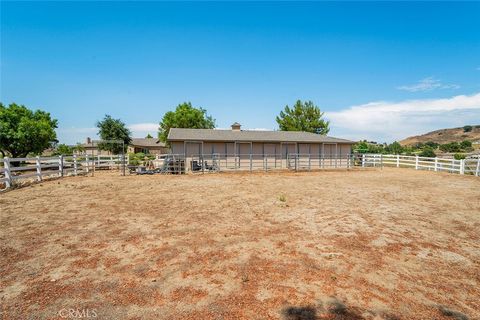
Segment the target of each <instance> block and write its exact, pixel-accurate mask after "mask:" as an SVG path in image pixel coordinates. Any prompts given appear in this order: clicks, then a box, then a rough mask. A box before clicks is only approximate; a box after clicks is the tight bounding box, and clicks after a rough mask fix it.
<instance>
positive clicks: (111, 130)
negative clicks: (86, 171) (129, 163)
mask: <svg viewBox="0 0 480 320" xmlns="http://www.w3.org/2000/svg"><path fill="white" fill-rule="evenodd" d="M97 128H98V129H99V130H98V135H99V136H100V139H102V140H119V141H123V143H124V146H125V150H123V151H124V152H125V151H126V149H127V147H128V144H129V143H130V142H131V141H132V138H131V132H130V130H129V129H128V128H127V126H126V125H125V123H123V122H122V120H120V119H113V118H112V117H111V116H109V115H108V114H107V115H105V118H103V120H102V121H98V122H97ZM98 147H99V148H100V149H101V150H106V151H110V152H111V153H113V154H119V153H121V152H122V144H121V142H119V143H116V142H100V143H99V144H98Z"/></svg>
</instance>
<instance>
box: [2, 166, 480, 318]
mask: <svg viewBox="0 0 480 320" xmlns="http://www.w3.org/2000/svg"><path fill="white" fill-rule="evenodd" d="M0 207H1V228H0V250H1V257H2V258H1V259H0V272H1V274H0V277H1V279H2V281H1V283H0V290H1V291H0V296H1V305H2V308H1V318H2V319H65V318H72V315H73V316H75V315H77V316H78V315H84V318H86V316H85V315H89V316H90V317H89V318H97V319H287V320H292V319H302V320H303V319H307V320H313V319H390V320H391V319H479V316H480V231H479V230H480V179H478V177H474V176H468V175H453V174H448V173H443V172H433V171H432V172H427V171H416V170H411V169H404V168H383V169H375V168H372V169H363V170H362V169H351V170H341V171H329V170H326V171H321V172H286V171H283V172H269V173H264V172H258V173H241V172H236V173H221V174H209V175H207V174H205V175H176V176H175V175H173V176H172V175H138V176H127V177H123V176H120V175H119V174H118V172H108V171H99V172H97V173H96V174H95V176H94V177H91V176H70V177H64V178H62V179H56V180H49V181H44V182H40V183H36V184H32V185H31V186H27V187H24V188H19V189H16V190H15V189H13V190H11V191H8V192H5V193H2V194H0ZM93 315H94V317H93ZM77 318H78V317H77Z"/></svg>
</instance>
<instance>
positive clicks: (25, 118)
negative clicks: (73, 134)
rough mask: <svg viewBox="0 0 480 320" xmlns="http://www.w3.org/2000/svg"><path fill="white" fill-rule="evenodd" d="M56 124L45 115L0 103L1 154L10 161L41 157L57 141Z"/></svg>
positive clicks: (45, 113)
mask: <svg viewBox="0 0 480 320" xmlns="http://www.w3.org/2000/svg"><path fill="white" fill-rule="evenodd" d="M57 125H58V122H57V120H56V119H52V118H51V117H50V113H48V112H45V111H41V110H35V111H32V110H30V109H28V108H27V107H25V106H23V105H17V104H15V103H11V104H10V105H9V106H8V107H7V106H4V105H3V104H2V103H0V152H1V153H2V155H3V156H4V157H5V156H7V155H10V156H11V157H13V158H19V157H20V158H23V157H26V156H27V155H28V154H30V153H31V154H40V153H42V152H43V150H45V149H47V148H49V147H51V146H52V144H53V143H55V142H57V134H56V133H55V129H56V128H57Z"/></svg>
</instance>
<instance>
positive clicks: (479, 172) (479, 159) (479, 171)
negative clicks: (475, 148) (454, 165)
mask: <svg viewBox="0 0 480 320" xmlns="http://www.w3.org/2000/svg"><path fill="white" fill-rule="evenodd" d="M479 175H480V154H479V155H478V157H477V169H476V170H475V176H477V177H478V176H479Z"/></svg>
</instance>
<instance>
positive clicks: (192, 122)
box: [158, 102, 215, 142]
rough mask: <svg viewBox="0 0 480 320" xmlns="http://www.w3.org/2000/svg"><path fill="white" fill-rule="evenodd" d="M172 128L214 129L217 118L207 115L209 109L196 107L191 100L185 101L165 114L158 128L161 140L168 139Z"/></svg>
mask: <svg viewBox="0 0 480 320" xmlns="http://www.w3.org/2000/svg"><path fill="white" fill-rule="evenodd" d="M170 128H192V129H213V128H215V119H213V118H212V117H211V116H209V115H207V110H205V109H203V108H195V107H193V106H192V104H191V103H190V102H184V103H182V104H179V105H178V106H177V107H176V108H175V111H168V112H167V113H165V114H164V116H163V118H162V121H161V122H160V127H159V128H158V137H159V138H160V140H161V141H163V142H165V141H167V136H168V132H169V131H170Z"/></svg>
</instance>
